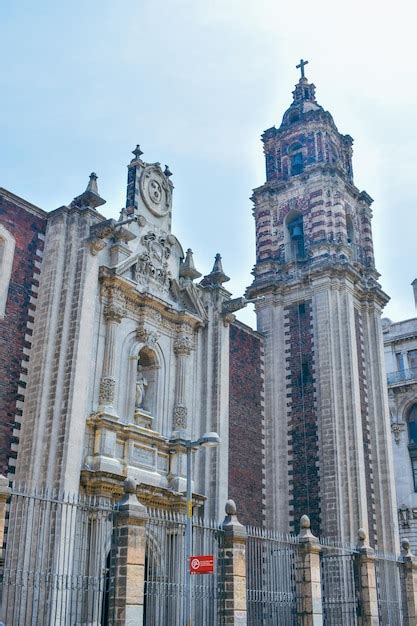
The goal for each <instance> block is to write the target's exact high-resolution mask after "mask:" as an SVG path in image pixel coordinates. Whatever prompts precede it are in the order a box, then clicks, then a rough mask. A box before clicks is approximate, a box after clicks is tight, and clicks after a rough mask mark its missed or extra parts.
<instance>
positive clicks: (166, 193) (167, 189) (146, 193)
mask: <svg viewBox="0 0 417 626" xmlns="http://www.w3.org/2000/svg"><path fill="white" fill-rule="evenodd" d="M139 184H140V193H141V196H142V199H143V201H144V203H145V204H146V206H147V207H148V209H149V210H150V211H151V213H153V214H154V215H156V216H157V217H163V216H164V215H166V214H167V213H168V211H169V210H170V208H171V198H172V192H171V186H170V184H169V182H168V179H167V178H166V176H164V174H163V173H162V171H161V169H160V167H158V165H148V166H147V167H145V169H144V170H143V172H142V175H141V177H140V183H139Z"/></svg>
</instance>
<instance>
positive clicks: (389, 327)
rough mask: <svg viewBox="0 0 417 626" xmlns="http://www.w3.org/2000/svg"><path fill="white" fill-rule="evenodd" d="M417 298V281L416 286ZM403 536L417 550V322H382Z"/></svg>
mask: <svg viewBox="0 0 417 626" xmlns="http://www.w3.org/2000/svg"><path fill="white" fill-rule="evenodd" d="M413 287H414V295H415V296H416V287H417V280H415V281H414V282H413ZM382 329H383V336H384V347H385V361H386V370H387V382H388V399H389V411H390V420H391V433H392V447H393V451H394V470H395V485H396V491H397V506H398V521H399V529H400V536H401V537H407V538H408V539H409V541H410V543H411V546H412V551H413V552H414V553H415V552H416V550H417V318H412V319H408V320H403V321H400V322H392V321H391V320H389V319H388V318H384V319H383V320H382Z"/></svg>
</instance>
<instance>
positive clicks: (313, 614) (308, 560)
mask: <svg viewBox="0 0 417 626" xmlns="http://www.w3.org/2000/svg"><path fill="white" fill-rule="evenodd" d="M299 542H300V549H299V552H298V558H299V562H298V563H297V567H296V583H297V624H298V626H323V603H322V597H321V575H320V551H321V547H320V544H319V540H318V539H317V537H315V536H314V535H313V534H312V532H311V530H310V519H309V517H308V516H307V515H303V516H302V517H301V520H300V534H299Z"/></svg>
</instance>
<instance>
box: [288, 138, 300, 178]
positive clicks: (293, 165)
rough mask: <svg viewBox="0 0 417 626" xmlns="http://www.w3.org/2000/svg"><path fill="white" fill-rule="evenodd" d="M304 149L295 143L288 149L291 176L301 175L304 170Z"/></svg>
mask: <svg viewBox="0 0 417 626" xmlns="http://www.w3.org/2000/svg"><path fill="white" fill-rule="evenodd" d="M302 148H303V147H302V145H301V144H300V143H295V144H293V145H292V146H291V147H290V148H289V149H288V155H289V158H290V170H291V176H296V175H297V174H301V172H302V171H303V170H304V156H303V151H302Z"/></svg>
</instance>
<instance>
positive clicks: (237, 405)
mask: <svg viewBox="0 0 417 626" xmlns="http://www.w3.org/2000/svg"><path fill="white" fill-rule="evenodd" d="M261 342H262V339H261V337H260V336H259V335H257V334H256V333H254V332H253V331H250V329H247V328H246V327H245V326H244V325H243V324H239V323H238V322H237V323H235V324H231V326H230V396H229V453H230V454H229V497H230V498H233V500H235V502H236V506H237V513H238V518H239V521H240V522H241V523H242V524H252V525H254V526H261V525H262V524H263V522H264V515H263V479H264V470H263V468H264V464H263V371H262V343H261Z"/></svg>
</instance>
